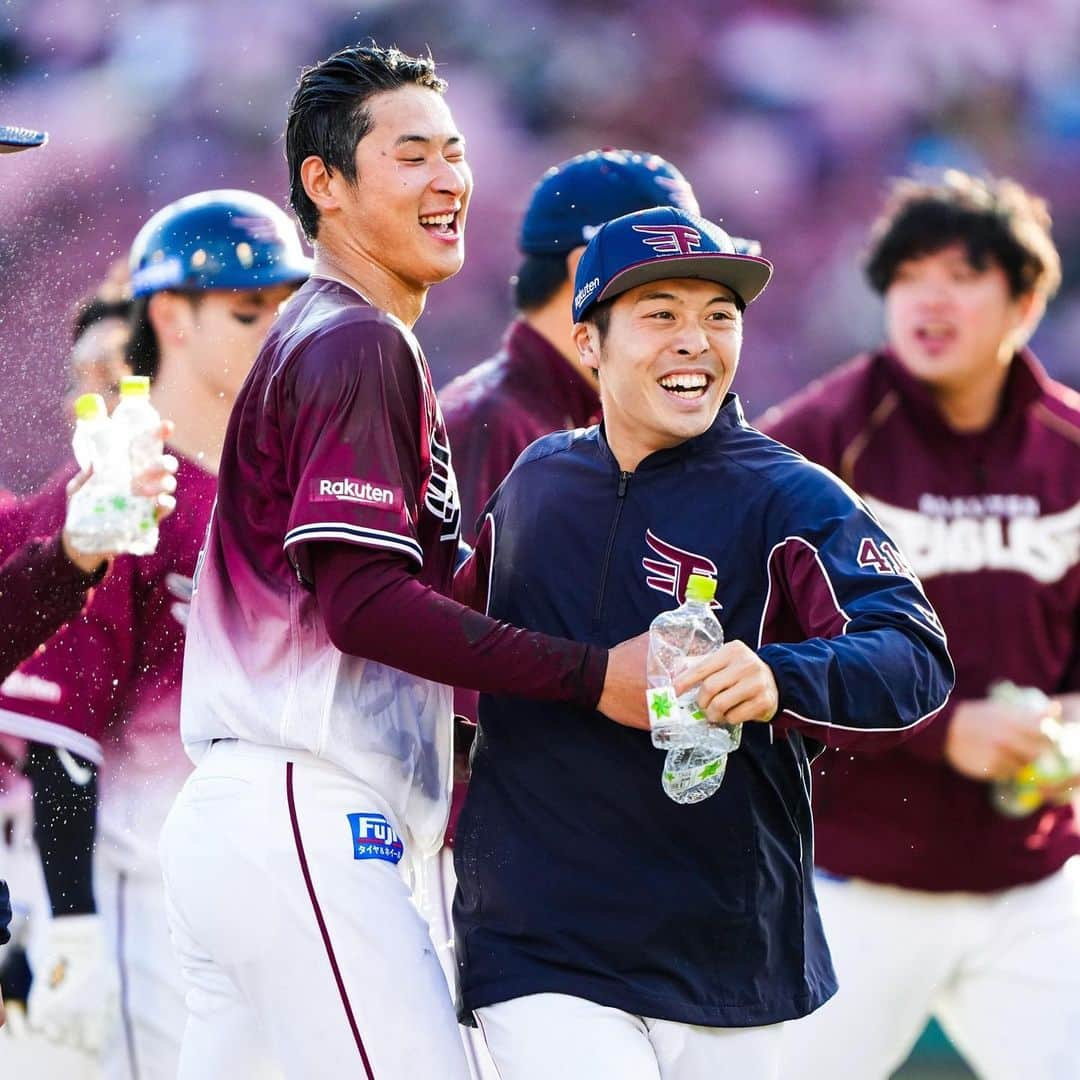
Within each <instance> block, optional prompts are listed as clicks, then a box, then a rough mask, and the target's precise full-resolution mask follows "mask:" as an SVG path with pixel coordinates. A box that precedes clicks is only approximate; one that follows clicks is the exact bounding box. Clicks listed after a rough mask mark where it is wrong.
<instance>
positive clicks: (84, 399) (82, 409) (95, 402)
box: [75, 394, 108, 420]
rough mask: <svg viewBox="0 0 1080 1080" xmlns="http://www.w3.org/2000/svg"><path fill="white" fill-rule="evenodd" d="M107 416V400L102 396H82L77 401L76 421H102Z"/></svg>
mask: <svg viewBox="0 0 1080 1080" xmlns="http://www.w3.org/2000/svg"><path fill="white" fill-rule="evenodd" d="M107 415H108V410H107V409H106V408H105V399H104V398H103V397H102V396H101V395H100V394H80V395H79V396H78V397H77V398H76V399H75V419H76V420H100V419H101V418H102V417H103V416H107Z"/></svg>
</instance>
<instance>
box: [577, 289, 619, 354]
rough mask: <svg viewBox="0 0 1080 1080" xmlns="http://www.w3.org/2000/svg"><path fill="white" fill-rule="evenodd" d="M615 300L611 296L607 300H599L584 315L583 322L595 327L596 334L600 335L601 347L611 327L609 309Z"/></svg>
mask: <svg viewBox="0 0 1080 1080" xmlns="http://www.w3.org/2000/svg"><path fill="white" fill-rule="evenodd" d="M617 299H618V297H617V296H611V297H608V299H607V300H601V301H599V302H598V303H596V304H593V306H592V307H591V308H590V309H589V311H588V313H587V314H586V315H585V319H584V321H585V322H587V323H590V324H591V325H593V326H595V327H596V332H597V333H598V334H599V335H600V344H601V345H603V344H604V339H605V338H606V337H607V333H608V330H609V329H610V327H611V308H612V306H613V305H614V303H615V301H616V300H617Z"/></svg>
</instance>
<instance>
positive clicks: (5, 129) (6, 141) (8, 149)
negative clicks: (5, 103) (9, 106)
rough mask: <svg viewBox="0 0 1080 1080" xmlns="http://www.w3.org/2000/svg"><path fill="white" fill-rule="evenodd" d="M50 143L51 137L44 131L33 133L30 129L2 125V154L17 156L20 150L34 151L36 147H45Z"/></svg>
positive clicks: (0, 125) (0, 132)
mask: <svg viewBox="0 0 1080 1080" xmlns="http://www.w3.org/2000/svg"><path fill="white" fill-rule="evenodd" d="M48 141H49V136H48V135H47V134H46V133H45V132H44V131H32V130H31V129H30V128H22V127H11V126H9V125H7V124H0V154H16V153H18V152H19V151H20V150H32V149H33V148H34V147H35V146H44V145H45V143H47V142H48Z"/></svg>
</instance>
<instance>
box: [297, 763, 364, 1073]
mask: <svg viewBox="0 0 1080 1080" xmlns="http://www.w3.org/2000/svg"><path fill="white" fill-rule="evenodd" d="M285 794H286V796H287V797H288V800H289V820H290V821H291V822H292V831H293V840H294V841H295V842H296V857H297V858H298V859H299V860H300V870H301V872H302V873H303V875H304V884H305V885H306V886H307V891H308V898H309V899H310V900H311V909H312V911H314V912H315V921H316V922H317V923H318V924H319V932H320V933H321V934H322V939H323V945H324V946H326V957H327V959H328V960H329V961H330V968H331V970H332V971H333V972H334V981H335V982H336V983H337V988H338V994H339V995H340V996H341V1004H342V1007H343V1008H344V1009H345V1015H346V1017H347V1018H348V1020H349V1027H350V1028H351V1029H352V1033H353V1038H354V1039H355V1040H356V1049H357V1050H359V1051H360V1060H361V1061H363V1063H364V1074H365V1075H366V1076H367V1080H375V1072H374V1070H373V1069H372V1067H371V1062H370V1061H368V1056H367V1050H365V1049H364V1040H363V1039H362V1038H361V1037H360V1029H359V1028H358V1027H357V1025H356V1017H355V1016H354V1015H353V1011H352V1005H351V1004H350V1003H349V995H348V993H347V992H346V990H345V981H344V979H342V977H341V969H340V968H339V967H338V962H337V957H336V956H335V955H334V946H333V943H332V942H331V941H330V931H329V930H327V928H326V920H325V919H324V918H323V913H322V908H321V907H320V906H319V898H318V897H317V896H316V895H315V886H314V885H312V883H311V872H310V871H309V870H308V863H307V856H306V855H305V854H304V841H303V839H302V838H301V836H300V822H299V821H298V820H297V817H296V800H295V799H294V798H293V763H292V762H291V761H289V762H286V764H285Z"/></svg>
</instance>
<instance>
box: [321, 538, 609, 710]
mask: <svg viewBox="0 0 1080 1080" xmlns="http://www.w3.org/2000/svg"><path fill="white" fill-rule="evenodd" d="M312 564H313V569H314V574H315V592H316V595H317V597H318V600H319V607H320V609H321V611H322V615H323V619H324V620H325V622H326V627H327V632H328V633H329V635H330V639H331V641H333V643H334V644H335V646H337V648H339V649H340V650H341V651H342V652H347V653H350V654H352V655H355V656H363V657H366V658H367V659H369V660H375V661H377V662H378V663H381V664H387V665H389V666H391V667H396V668H399V669H401V670H402V671H408V672H411V673H412V674H414V675H419V676H421V677H422V678H425V679H431V680H432V681H434V682H440V683H445V684H447V685H450V686H463V687H467V688H469V689H472V690H479V691H481V692H483V693H489V694H512V695H514V696H517V697H525V698H530V699H534V700H538V701H565V702H569V703H571V704H575V705H580V706H582V707H584V708H590V709H591V708H595V706H596V703H597V701H599V699H600V692H601V690H602V689H603V683H604V674H605V670H606V667H607V652H606V650H604V649H600V648H597V647H595V646H590V645H582V644H580V643H578V642H573V641H567V640H565V639H563V638H556V637H550V636H548V635H547V634H539V633H535V632H532V631H527V630H519V629H518V628H516V627H513V626H509V625H508V624H506V623H501V622H498V621H497V620H495V619H491V618H488V617H487V616H486V615H481V614H480V613H478V612H476V611H473V610H471V609H470V608H468V607H465V606H464V605H462V604H459V603H457V602H456V601H454V600H451V599H450V598H448V597H445V596H442V595H440V594H439V593H437V592H436V591H435V590H434V589H431V588H429V587H427V586H426V585H422V584H421V583H420V582H419V581H417V580H416V578H415V577H414V576H413V575H412V574H410V573H409V571H408V569H407V566H406V564H405V562H404V560H402V559H401V558H400V557H398V556H395V555H392V554H387V553H383V552H376V551H372V550H369V549H365V548H360V547H356V546H349V545H344V544H326V545H320V547H319V550H317V551H315V552H313V553H312Z"/></svg>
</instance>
